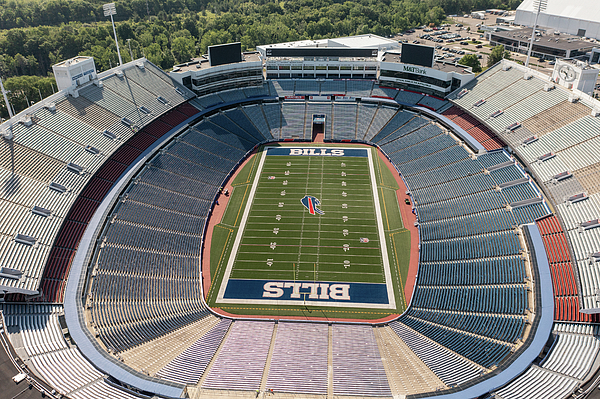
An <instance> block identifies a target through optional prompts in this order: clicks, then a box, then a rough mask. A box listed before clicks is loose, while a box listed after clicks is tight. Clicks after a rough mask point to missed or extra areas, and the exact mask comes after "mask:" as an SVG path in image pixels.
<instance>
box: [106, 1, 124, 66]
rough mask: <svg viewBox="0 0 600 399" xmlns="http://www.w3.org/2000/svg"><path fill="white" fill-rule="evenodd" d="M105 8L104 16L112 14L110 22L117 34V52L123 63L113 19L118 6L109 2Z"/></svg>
mask: <svg viewBox="0 0 600 399" xmlns="http://www.w3.org/2000/svg"><path fill="white" fill-rule="evenodd" d="M102 9H103V10H104V16H105V17H108V16H109V15H110V22H111V23H112V27H113V32H114V34H115V43H116V45H117V54H118V55H119V65H123V60H122V59H121V51H120V50H119V41H118V40H117V30H116V29H115V21H114V20H113V15H115V14H116V13H117V8H116V7H115V3H108V4H105V5H103V6H102Z"/></svg>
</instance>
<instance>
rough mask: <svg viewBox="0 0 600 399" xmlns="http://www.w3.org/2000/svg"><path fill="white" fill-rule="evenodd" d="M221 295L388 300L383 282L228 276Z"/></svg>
mask: <svg viewBox="0 0 600 399" xmlns="http://www.w3.org/2000/svg"><path fill="white" fill-rule="evenodd" d="M223 298H225V299H242V300H256V299H261V300H265V299H267V300H273V301H274V302H276V301H280V300H288V301H298V302H303V301H304V299H306V301H311V302H313V301H314V302H323V303H326V302H329V303H332V302H334V303H344V302H348V303H350V302H351V303H372V304H388V303H389V300H388V295H387V289H386V285H385V284H373V283H335V282H323V281H317V282H312V281H285V280H246V279H229V281H228V283H227V288H226V289H225V294H224V295H223Z"/></svg>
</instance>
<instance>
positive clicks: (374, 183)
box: [368, 148, 396, 309]
mask: <svg viewBox="0 0 600 399" xmlns="http://www.w3.org/2000/svg"><path fill="white" fill-rule="evenodd" d="M368 154H369V173H370V174H371V187H372V189H373V199H374V200H375V215H376V216H377V230H378V232H379V244H380V245H381V258H382V260H383V269H384V273H385V285H386V287H387V292H388V301H389V302H388V303H390V304H391V305H392V306H393V308H394V309H395V308H396V297H395V295H394V287H393V280H392V273H391V271H390V261H389V257H388V253H387V243H386V241H385V231H384V229H383V215H382V214H381V205H380V204H379V192H378V191H377V180H375V167H374V166H373V156H372V155H373V150H372V149H371V148H369V150H368ZM382 178H383V176H382Z"/></svg>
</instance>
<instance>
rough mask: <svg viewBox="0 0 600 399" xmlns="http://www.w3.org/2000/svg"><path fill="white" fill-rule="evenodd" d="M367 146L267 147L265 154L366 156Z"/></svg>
mask: <svg viewBox="0 0 600 399" xmlns="http://www.w3.org/2000/svg"><path fill="white" fill-rule="evenodd" d="M367 151H368V149H367V148H322V147H319V148H294V147H269V148H267V155H285V156H325V157H363V158H364V157H367V156H368V152H367Z"/></svg>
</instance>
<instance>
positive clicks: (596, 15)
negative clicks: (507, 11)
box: [515, 0, 600, 39]
mask: <svg viewBox="0 0 600 399" xmlns="http://www.w3.org/2000/svg"><path fill="white" fill-rule="evenodd" d="M534 20H535V7H534V0H525V1H523V2H522V3H521V5H520V6H519V7H518V8H517V13H516V16H515V23H516V24H519V25H527V26H532V25H533V23H534ZM538 25H539V26H545V27H548V28H553V29H556V30H558V31H560V32H565V33H570V34H573V35H578V36H587V37H593V38H596V39H599V38H600V8H599V7H598V1H597V0H577V1H564V0H548V6H547V7H546V10H545V11H543V12H541V13H540V16H539V19H538ZM580 30H581V31H580Z"/></svg>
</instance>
